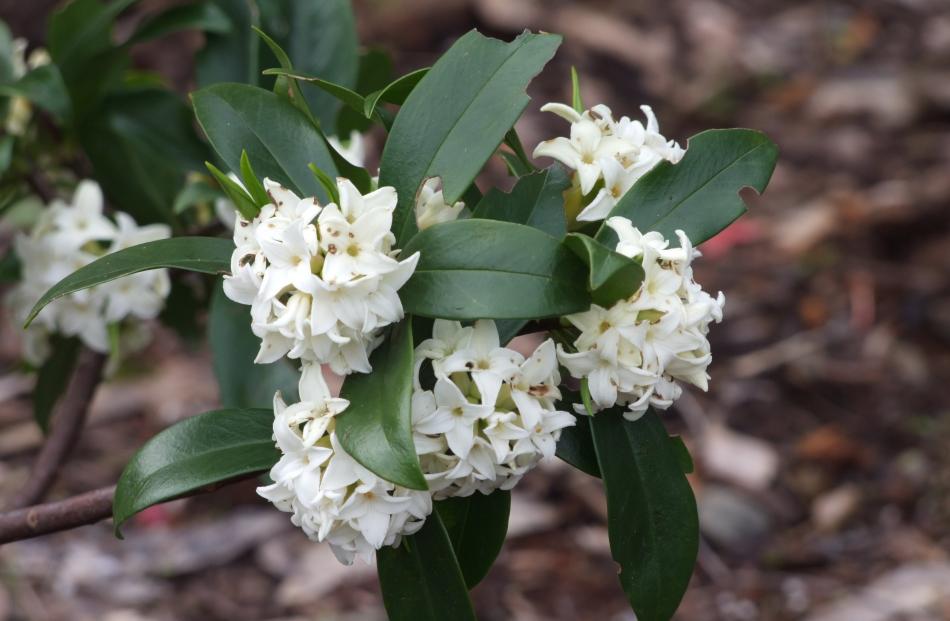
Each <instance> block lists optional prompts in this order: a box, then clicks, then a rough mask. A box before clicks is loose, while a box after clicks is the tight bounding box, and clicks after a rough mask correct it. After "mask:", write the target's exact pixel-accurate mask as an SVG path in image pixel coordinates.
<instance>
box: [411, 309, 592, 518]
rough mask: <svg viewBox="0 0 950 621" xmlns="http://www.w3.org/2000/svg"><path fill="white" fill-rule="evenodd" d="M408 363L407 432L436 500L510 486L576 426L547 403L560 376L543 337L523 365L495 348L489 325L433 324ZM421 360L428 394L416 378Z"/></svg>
mask: <svg viewBox="0 0 950 621" xmlns="http://www.w3.org/2000/svg"><path fill="white" fill-rule="evenodd" d="M415 363H416V370H415V374H416V377H415V390H414V393H413V398H412V428H413V434H414V438H415V445H416V452H417V453H418V454H419V460H420V463H421V464H422V471H423V473H425V475H426V479H427V481H428V483H429V488H430V490H431V491H432V492H433V494H434V496H435V498H436V500H438V499H442V498H447V497H450V496H469V495H471V494H472V493H474V492H476V491H478V492H481V493H483V494H489V493H491V492H492V491H494V490H496V489H511V488H512V487H514V485H515V484H516V483H517V482H518V481H519V480H520V479H521V477H522V476H523V475H524V474H525V473H526V472H527V471H528V470H530V469H532V468H533V467H534V466H536V465H537V463H538V462H539V461H540V460H541V458H542V457H551V456H553V455H554V451H555V446H556V443H557V440H558V438H559V437H560V434H561V429H563V428H564V427H569V426H571V425H573V424H574V422H575V419H574V416H573V415H572V414H570V413H568V412H563V411H558V410H557V408H556V407H555V405H554V404H555V402H556V401H557V400H558V399H560V398H561V394H560V391H559V390H558V384H560V381H561V378H560V375H559V374H558V366H557V356H556V352H555V348H554V342H553V341H551V340H550V339H549V340H547V341H545V342H544V343H542V344H541V345H540V346H539V347H538V348H537V349H536V350H535V352H534V353H533V354H532V355H531V357H530V358H528V359H527V360H526V359H525V358H524V357H523V356H522V355H521V354H519V353H518V352H516V351H514V350H512V349H507V348H505V347H500V346H499V340H498V330H497V328H496V327H495V323H494V322H493V321H478V322H476V323H475V325H474V326H472V327H462V326H461V324H459V323H458V322H455V321H445V320H441V319H437V320H435V325H434V328H433V336H432V338H431V339H428V340H426V341H423V342H422V343H420V344H419V346H418V347H417V348H416V361H415ZM426 363H429V364H430V365H431V370H432V372H433V376H434V379H435V385H434V387H433V388H432V389H431V390H426V389H424V388H423V386H422V379H421V378H420V374H421V373H423V367H424V365H425V364H426Z"/></svg>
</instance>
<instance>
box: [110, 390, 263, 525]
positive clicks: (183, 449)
mask: <svg viewBox="0 0 950 621" xmlns="http://www.w3.org/2000/svg"><path fill="white" fill-rule="evenodd" d="M273 427H274V412H273V410H270V409H266V410H263V409H262V410H240V409H226V410H215V411H213V412H205V413H204V414H199V415H197V416H193V417H192V418H186V419H185V420H183V421H181V422H178V423H175V424H174V425H172V426H171V427H169V428H167V429H165V430H164V431H161V432H159V433H158V434H157V435H155V437H153V438H152V439H151V440H149V441H148V442H146V443H145V445H144V446H142V448H140V449H139V450H138V452H137V453H135V455H134V456H133V457H132V459H131V460H130V461H129V463H128V464H127V465H126V467H125V470H123V471H122V476H120V477H119V483H118V485H117V486H116V490H115V499H114V500H113V504H112V519H113V521H114V523H115V531H116V534H117V535H118V534H119V528H120V527H121V526H122V524H123V523H124V522H125V521H126V520H128V519H129V518H130V517H132V516H133V515H135V514H136V513H138V512H139V511H142V510H143V509H146V508H148V507H151V506H152V505H156V504H159V503H162V502H165V501H168V500H171V499H173V498H177V497H179V496H181V495H183V494H187V493H189V492H193V491H196V490H199V489H201V488H202V487H205V486H207V485H212V484H214V483H220V482H222V481H227V480H228V479H233V478H235V477H238V476H242V475H247V474H252V473H255V472H264V471H266V470H268V469H269V468H271V467H272V466H273V465H274V464H275V463H277V460H278V459H279V458H280V452H279V451H278V450H277V448H276V447H275V446H274V440H273V434H274V431H273Z"/></svg>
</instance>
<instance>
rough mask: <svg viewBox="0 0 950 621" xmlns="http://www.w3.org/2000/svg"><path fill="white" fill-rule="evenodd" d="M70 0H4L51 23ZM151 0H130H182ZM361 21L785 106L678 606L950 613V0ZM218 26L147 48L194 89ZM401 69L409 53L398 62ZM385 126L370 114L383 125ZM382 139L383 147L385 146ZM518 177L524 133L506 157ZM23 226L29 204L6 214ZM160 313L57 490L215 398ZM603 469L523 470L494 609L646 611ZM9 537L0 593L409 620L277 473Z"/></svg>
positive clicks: (401, 40) (110, 469) (706, 266)
mask: <svg viewBox="0 0 950 621" xmlns="http://www.w3.org/2000/svg"><path fill="white" fill-rule="evenodd" d="M52 4H53V3H51V2H47V1H46V0H31V2H28V3H25V2H21V1H18V0H0V17H2V19H4V20H5V21H7V22H8V23H9V25H10V27H11V29H12V30H13V32H14V34H15V35H18V36H26V37H29V38H30V39H31V41H33V42H34V43H41V42H42V36H43V32H44V30H45V19H46V15H47V13H48V12H49V10H50V8H51V5H52ZM167 4H169V2H167V1H164V0H147V1H145V2H142V3H140V4H139V5H137V7H136V8H134V9H133V10H132V11H130V12H129V13H128V15H127V17H126V18H124V19H126V20H127V21H128V23H129V24H132V23H134V22H135V20H137V19H138V18H140V17H141V14H143V13H146V12H148V11H151V10H154V8H155V7H159V6H164V5H167ZM355 4H356V13H357V17H358V22H359V29H360V33H361V40H362V41H364V42H365V43H369V44H371V45H373V46H379V47H381V48H383V49H385V50H387V51H388V52H389V53H391V55H392V56H393V59H394V61H395V63H396V66H397V69H398V70H401V71H407V70H411V69H415V68H418V67H421V66H426V65H428V64H430V63H431V62H432V61H433V59H434V58H435V57H436V56H437V55H438V54H439V53H440V52H442V51H444V50H445V49H446V48H447V47H448V46H449V45H450V44H451V42H452V41H453V40H454V39H455V38H456V37H458V36H459V35H460V34H462V33H464V32H465V31H467V30H469V29H470V28H473V27H474V28H478V29H479V30H481V31H482V32H484V33H486V34H490V35H494V36H498V37H501V38H505V39H510V38H512V37H513V36H514V35H516V34H517V33H519V32H520V31H522V30H523V29H525V28H531V29H535V30H545V31H550V32H559V33H563V34H564V36H565V41H564V44H563V46H562V47H561V50H560V52H559V53H558V55H557V57H556V58H555V59H554V61H553V62H552V63H551V64H550V65H548V67H547V70H546V71H545V72H544V73H543V74H542V75H541V76H540V77H539V78H538V79H537V80H535V82H534V83H533V85H532V87H531V90H530V94H531V95H532V98H533V99H532V102H531V104H530V105H529V108H528V110H527V112H526V113H525V116H524V118H523V119H522V120H521V122H520V123H519V125H518V129H519V131H520V133H521V136H522V139H523V141H524V142H525V144H526V145H529V146H530V145H534V144H535V143H537V142H538V141H539V140H542V139H545V138H549V137H552V136H554V135H560V134H564V133H565V132H566V131H567V126H566V124H564V123H563V121H561V120H560V119H558V118H557V117H554V116H553V115H543V114H541V113H540V112H539V111H538V108H539V107H540V106H541V105H542V104H543V103H545V102H547V101H568V100H569V97H570V80H569V70H570V67H571V65H575V66H576V67H577V68H578V70H579V72H580V74H581V76H582V78H581V84H582V93H583V96H584V100H585V103H586V104H587V105H593V104H595V103H600V102H603V103H606V104H608V105H609V106H610V107H611V108H612V109H613V110H614V113H615V114H616V115H617V116H620V115H624V114H625V115H630V116H636V115H638V114H639V110H638V107H639V105H640V104H644V103H646V104H650V105H652V106H653V108H654V110H655V111H656V113H657V116H658V117H659V120H660V127H661V130H662V131H663V133H664V134H665V135H666V136H667V137H668V138H674V139H676V140H678V141H680V143H681V144H684V143H685V142H686V139H687V138H688V137H689V136H690V135H691V134H693V133H695V132H697V131H700V130H702V129H705V128H709V127H732V126H743V127H752V128H756V129H760V130H763V131H765V132H766V133H768V134H769V135H770V136H771V137H772V139H773V140H775V141H776V142H777V143H778V145H779V149H780V159H779V164H778V167H777V168H776V171H775V175H774V176H773V178H772V182H771V184H770V186H769V188H768V191H767V192H766V193H765V195H764V196H762V197H759V196H755V194H754V193H750V195H749V196H747V199H748V200H749V203H750V205H751V211H750V213H749V214H748V215H747V216H746V217H744V218H743V219H741V220H739V221H738V222H737V223H736V224H734V225H733V226H732V227H730V228H729V229H727V230H726V231H724V232H723V233H722V234H720V235H719V236H718V237H716V238H714V239H712V240H711V241H709V242H707V243H706V244H704V246H703V247H702V250H703V252H704V254H705V257H704V258H703V259H701V260H699V261H698V263H697V280H698V281H699V282H701V283H702V284H703V286H704V288H706V289H707V290H713V291H716V290H720V289H721V290H723V291H725V293H726V298H727V306H726V319H725V321H724V322H723V323H722V324H720V325H719V326H715V327H714V328H713V331H712V334H711V340H712V344H713V351H714V352H715V360H714V362H713V365H712V367H711V373H712V376H713V381H712V383H711V389H710V391H709V393H708V394H701V393H698V392H696V391H689V392H687V394H685V395H684V396H683V398H682V399H681V400H680V401H679V402H678V404H677V406H678V407H677V408H676V409H675V410H672V411H670V412H669V413H668V414H667V415H666V420H667V422H668V424H669V426H670V428H671V429H673V430H676V431H679V432H681V433H683V435H684V437H685V438H686V440H687V443H688V445H689V447H690V449H691V451H692V452H693V455H694V457H695V459H696V462H697V469H696V472H695V473H694V475H692V476H691V481H692V483H693V486H694V489H695V491H696V494H697V496H698V499H699V507H700V518H701V524H702V532H703V544H702V548H701V550H700V556H699V564H698V567H697V569H696V572H695V575H694V578H693V582H692V585H691V588H690V590H689V592H688V593H687V595H686V598H685V600H684V602H683V605H682V607H681V609H680V611H679V613H678V615H677V617H676V618H677V619H680V620H682V621H700V620H720V619H721V620H724V621H747V620H754V619H767V620H771V619H777V620H785V619H789V620H791V619H805V620H808V621H888V620H894V621H896V620H898V619H900V620H914V621H924V620H940V619H950V556H948V554H950V451H948V450H947V447H948V445H950V389H948V385H950V210H948V201H950V6H948V4H947V2H946V0H878V1H875V2H858V1H853V2H844V1H831V0H814V1H805V2H796V3H787V2H783V1H781V0H759V1H758V2H754V3H749V2H740V1H738V0H666V1H664V2H649V1H642V0H641V1H637V0H599V1H585V2H567V1H545V2H542V1H541V0H518V1H512V0H402V1H400V2H386V1H383V0H376V1H373V0H358V1H357V2H356V3H355ZM201 44H202V41H201V37H200V36H199V35H194V34H184V35H177V36H176V37H175V38H173V39H170V40H164V41H161V42H158V43H156V44H154V45H150V46H148V47H146V49H144V50H142V51H141V52H139V53H138V57H137V63H138V64H139V65H140V66H141V67H143V68H150V69H155V70H157V71H159V72H161V73H162V74H163V75H164V76H166V78H167V79H168V80H169V81H170V82H171V83H173V84H175V85H176V87H177V88H178V89H179V90H181V92H187V91H188V90H190V89H191V88H192V87H193V75H192V74H193V68H192V57H193V54H194V52H195V51H196V50H197V49H199V48H200V47H201ZM401 71H400V72H401ZM379 144H380V141H379V137H378V136H377V137H376V139H375V142H374V140H373V139H372V137H371V139H370V149H369V151H370V153H371V154H372V153H373V150H374V147H375V148H378V146H379ZM370 158H371V160H374V159H375V157H374V156H373V155H370ZM486 180H487V181H490V182H491V183H498V184H502V185H504V184H506V183H510V182H509V181H507V179H506V178H505V175H504V170H503V168H502V166H501V163H500V162H495V163H494V164H493V167H490V168H489V170H488V171H487V172H486ZM4 235H5V236H8V235H9V232H5V233H4ZM167 336H168V337H167V338H160V339H156V341H155V342H154V344H153V345H152V346H151V348H150V349H149V350H148V351H147V352H146V354H145V355H143V356H141V357H140V358H139V359H138V360H137V361H136V362H135V364H134V365H133V366H134V367H135V369H134V370H133V371H132V372H130V373H126V374H125V375H124V376H123V377H122V378H121V379H119V380H116V381H113V382H110V383H108V384H107V385H105V386H103V387H102V388H101V389H100V391H99V394H98V395H97V399H96V402H95V405H94V407H93V414H92V420H91V423H90V427H89V429H88V430H87V433H85V434H84V436H83V438H82V441H81V443H80V445H79V446H78V447H77V450H76V451H75V452H74V454H73V456H72V459H71V461H70V462H69V463H68V464H67V466H66V468H65V469H64V471H63V473H62V476H61V477H60V481H59V484H58V485H57V487H56V489H55V490H54V494H53V495H54V496H63V495H68V494H74V493H78V492H81V491H85V490H88V489H91V488H94V487H99V486H102V485H106V484H109V483H111V482H113V481H114V480H115V479H116V477H117V475H118V473H119V472H120V471H121V468H122V466H123V465H124V463H125V461H126V460H127V459H128V457H129V456H130V455H131V453H132V452H134V450H135V449H136V448H137V447H138V446H139V445H141V443H142V442H143V441H145V440H146V439H147V438H148V437H150V436H151V435H152V434H154V433H155V432H156V431H158V430H160V429H161V428H163V427H165V426H167V425H168V424H170V423H172V422H174V421H176V420H178V419H180V418H183V417H186V416H188V415H191V414H194V413H196V412H200V411H205V410H207V409H211V408H213V407H214V406H215V404H216V399H217V394H216V385H215V381H214V378H213V375H212V372H211V365H210V359H209V357H208V355H207V352H205V351H203V350H199V351H195V350H193V349H190V348H187V347H186V346H184V345H183V344H181V343H179V342H177V341H176V339H175V338H174V336H173V335H171V334H169V335H167ZM18 359H19V351H18V345H17V336H16V329H15V327H12V326H10V325H9V322H4V327H3V333H2V341H0V498H3V497H7V495H8V494H10V493H11V492H12V491H14V490H16V489H17V488H18V487H19V485H20V484H21V483H22V481H23V480H24V478H25V476H26V473H27V469H28V467H29V463H30V457H31V455H32V454H33V452H34V451H35V450H36V448H37V446H38V444H39V442H40V435H39V432H38V430H37V429H36V427H35V425H34V424H33V423H32V421H31V413H30V412H31V409H30V402H29V391H30V388H31V385H30V381H31V380H30V379H29V378H27V377H25V376H23V375H20V374H19V373H18V372H17V371H16V369H17V368H18V367H17V364H18ZM605 516H606V505H605V502H604V498H603V494H602V491H601V486H600V483H599V481H597V480H595V479H592V478H590V477H587V476H586V475H584V474H581V473H579V472H577V471H575V470H573V469H571V468H569V467H568V466H566V465H565V464H563V463H561V462H550V463H547V464H545V465H544V466H543V467H541V468H539V469H538V470H536V471H535V472H533V473H532V474H531V475H529V476H528V477H526V479H525V480H524V481H523V483H522V484H521V485H520V486H519V487H518V488H517V489H516V491H515V495H514V505H513V508H512V521H511V526H510V535H509V540H508V543H507V545H506V547H505V549H504V550H503V552H502V554H501V556H500V558H499V560H498V562H497V564H496V565H495V567H494V568H493V569H492V571H491V573H490V574H489V575H488V577H487V579H486V580H485V581H484V582H483V583H482V584H481V585H480V586H479V587H477V589H476V590H475V592H474V595H473V596H474V599H475V602H476V606H477V609H478V611H479V615H480V618H481V619H484V620H485V621H493V620H499V621H500V620H506V619H516V620H518V621H534V620H539V621H540V620H561V619H563V620H587V619H591V620H616V621H620V620H632V619H633V614H632V613H631V612H629V609H628V606H627V603H626V601H625V599H624V597H623V594H622V592H621V590H620V588H619V586H618V584H617V582H616V580H615V578H614V576H615V573H616V567H615V565H614V563H613V561H612V560H611V558H610V553H609V549H608V542H607V532H606V526H605ZM125 534H126V540H125V541H118V540H116V539H114V538H113V537H112V534H111V530H110V528H109V527H108V526H107V525H102V524H100V525H95V526H89V527H84V528H82V529H78V530H76V531H72V532H67V533H61V534H58V535H54V536H51V537H47V538H44V539H37V540H32V541H25V542H20V543H17V544H12V545H7V546H4V547H2V548H0V620H7V619H10V620H13V619H18V620H19V619H29V620H34V619H35V620H41V619H52V620H60V619H62V620H75V619H81V620H86V619H90V620H93V619H95V620H105V621H144V620H156V621H158V620H162V621H164V620H191V619H202V620H216V619H228V620H230V621H243V620H248V621H251V620H253V621H258V620H271V621H278V620H281V621H303V620H310V619H320V620H334V621H343V620H357V619H359V620H363V619H366V620H370V621H372V620H376V619H380V620H382V619H384V618H385V615H384V613H383V611H382V605H381V600H380V597H379V593H378V589H377V586H376V578H375V571H374V569H373V568H372V567H367V566H361V565H357V566H354V567H351V568H345V567H341V566H340V565H339V564H337V563H336V561H335V560H333V558H332V554H331V553H330V551H329V549H328V548H327V547H325V546H321V545H316V544H310V543H309V542H307V540H306V539H305V537H304V536H303V535H302V534H301V533H300V532H299V531H298V530H297V529H295V528H293V527H292V526H291V525H290V523H289V521H288V520H287V517H286V515H284V514H281V513H278V512H276V511H274V510H273V509H271V508H270V507H269V506H267V505H266V504H265V503H264V502H263V501H261V500H260V499H258V498H257V497H256V496H255V494H254V483H253V482H247V483H245V484H240V485H237V486H232V487H229V488H226V489H224V490H221V491H219V492H218V493H216V494H213V495H207V496H202V497H197V498H193V499H189V500H185V501H178V502H176V503H172V504H169V505H163V506H159V507H155V508H153V509H151V510H148V511H146V512H145V513H143V514H141V515H140V516H139V517H138V518H137V519H136V520H135V523H134V524H133V525H131V526H130V527H128V528H127V529H126V532H125Z"/></svg>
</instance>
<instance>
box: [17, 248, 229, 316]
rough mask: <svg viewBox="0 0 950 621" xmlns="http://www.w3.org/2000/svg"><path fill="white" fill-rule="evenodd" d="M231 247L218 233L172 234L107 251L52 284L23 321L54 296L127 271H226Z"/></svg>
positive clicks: (111, 278) (120, 275)
mask: <svg viewBox="0 0 950 621" xmlns="http://www.w3.org/2000/svg"><path fill="white" fill-rule="evenodd" d="M233 250H234V243H233V242H232V241H231V240H229V239H221V238H220V237H172V238H170V239H159V240H157V241H152V242H147V243H144V244H139V245H137V246H132V247H130V248H125V249H123V250H119V251H117V252H113V253H112V254H107V255H105V256H103V257H100V258H98V259H96V260H95V261H93V262H92V263H90V264H89V265H86V266H84V267H81V268H79V269H78V270H76V271H75V272H73V273H72V274H70V275H69V276H67V277H66V278H63V279H62V280H61V281H59V282H58V283H56V284H55V285H53V287H52V288H50V290H49V291H47V292H46V293H44V294H43V296H42V297H41V298H40V299H39V301H38V302H37V303H36V304H35V305H34V306H33V309H32V310H31V311H30V314H29V316H28V317H27V325H29V323H30V322H32V321H33V319H34V318H35V317H36V315H37V314H38V313H39V312H40V311H41V310H43V308H44V307H45V306H46V305H47V304H49V303H50V302H52V301H53V300H55V299H56V298H60V297H63V296H64V295H68V294H70V293H73V292H75V291H81V290H82V289H88V288H89V287H92V286H95V285H98V284H101V283H104V282H109V281H110V280H115V279H116V278H121V277H122V276H128V275H129V274H136V273H138V272H144V271H146V270H153V269H157V268H161V267H169V268H177V269H182V270H188V271H191V272H202V273H205V274H226V273H228V271H229V270H230V269H231V253H232V252H233Z"/></svg>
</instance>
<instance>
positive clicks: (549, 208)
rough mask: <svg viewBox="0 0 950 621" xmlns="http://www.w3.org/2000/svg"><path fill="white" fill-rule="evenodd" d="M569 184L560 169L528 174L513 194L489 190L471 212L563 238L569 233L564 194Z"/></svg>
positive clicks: (478, 215) (512, 191)
mask: <svg viewBox="0 0 950 621" xmlns="http://www.w3.org/2000/svg"><path fill="white" fill-rule="evenodd" d="M570 184H571V181H570V179H569V178H568V176H567V173H565V172H564V169H563V168H561V167H560V166H552V167H550V168H548V169H546V170H542V171H540V172H536V173H533V174H529V175H525V176H524V177H522V178H520V179H518V183H516V184H515V187H514V188H512V190H511V192H510V193H507V194H506V193H505V192H502V191H501V190H499V189H497V188H492V189H491V190H489V191H488V193H487V194H485V196H484V197H483V198H482V200H481V201H480V202H479V203H478V205H476V206H475V208H474V209H473V210H472V217H474V218H485V219H488V220H503V221H505V222H516V223H518V224H527V225H528V226H533V227H534V228H536V229H538V230H541V231H544V232H545V233H547V234H548V235H553V236H554V237H561V236H563V235H564V233H565V232H566V231H567V223H566V221H565V219H564V197H563V193H564V190H566V189H567V187H568V186H569V185H570Z"/></svg>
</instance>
